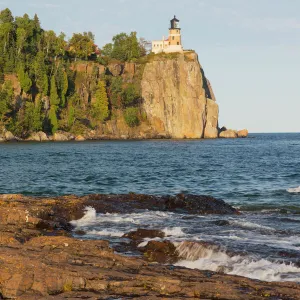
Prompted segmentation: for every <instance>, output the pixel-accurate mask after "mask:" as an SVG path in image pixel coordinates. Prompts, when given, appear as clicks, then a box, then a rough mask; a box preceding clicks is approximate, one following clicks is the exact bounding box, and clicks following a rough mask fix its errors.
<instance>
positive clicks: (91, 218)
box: [70, 206, 97, 227]
mask: <svg viewBox="0 0 300 300" xmlns="http://www.w3.org/2000/svg"><path fill="white" fill-rule="evenodd" d="M96 219H97V213H96V210H95V208H93V207H91V206H88V207H86V208H85V209H84V215H83V217H82V218H81V219H79V220H74V221H71V222H70V223H71V224H72V225H73V226H75V227H83V226H89V225H92V224H93V223H94V222H95V221H96Z"/></svg>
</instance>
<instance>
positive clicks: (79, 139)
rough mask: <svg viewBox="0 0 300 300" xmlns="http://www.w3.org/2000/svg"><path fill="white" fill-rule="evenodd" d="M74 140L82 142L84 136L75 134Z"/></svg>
mask: <svg viewBox="0 0 300 300" xmlns="http://www.w3.org/2000/svg"><path fill="white" fill-rule="evenodd" d="M75 141H77V142H84V141H85V137H84V136H82V135H77V136H76V138H75Z"/></svg>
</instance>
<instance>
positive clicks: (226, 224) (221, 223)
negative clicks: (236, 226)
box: [214, 220, 230, 226]
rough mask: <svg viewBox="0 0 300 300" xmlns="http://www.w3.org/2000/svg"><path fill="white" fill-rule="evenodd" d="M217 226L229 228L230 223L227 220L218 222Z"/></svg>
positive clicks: (216, 222)
mask: <svg viewBox="0 0 300 300" xmlns="http://www.w3.org/2000/svg"><path fill="white" fill-rule="evenodd" d="M214 224H215V225H217V226H229V225H230V223H229V221H227V220H217V221H215V222H214Z"/></svg>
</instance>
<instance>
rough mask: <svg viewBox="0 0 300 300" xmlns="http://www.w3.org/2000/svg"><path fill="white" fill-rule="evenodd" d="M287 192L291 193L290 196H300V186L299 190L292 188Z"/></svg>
mask: <svg viewBox="0 0 300 300" xmlns="http://www.w3.org/2000/svg"><path fill="white" fill-rule="evenodd" d="M286 191H287V192H288V193H290V194H298V193H300V186H299V187H297V188H290V189H287V190H286Z"/></svg>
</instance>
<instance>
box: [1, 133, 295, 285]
mask: <svg viewBox="0 0 300 300" xmlns="http://www.w3.org/2000/svg"><path fill="white" fill-rule="evenodd" d="M299 153H300V134H256V135H251V136H250V138H248V139H238V140H204V141H203V140H198V141H187V140H181V141H177V140H167V141H103V142H84V143H72V142H70V143H45V144H39V143H28V144H25V143H19V144H18V143H17V144H0V164H1V170H0V192H1V193H23V194H30V195H44V196H47V195H62V194H77V195H83V194H91V193H116V194H119V193H128V192H136V193H146V194H176V193H180V192H184V193H193V194H206V195H211V196H214V197H216V198H222V199H224V200H225V201H226V202H228V203H230V204H232V205H234V206H236V207H238V208H239V209H240V210H241V211H242V212H243V214H242V215H241V216H230V217H224V216H205V217H203V216H187V215H181V214H172V213H165V212H147V211H137V212H136V213H135V214H127V215H95V212H94V211H93V209H92V208H90V209H89V210H88V212H87V215H86V216H85V219H83V220H80V222H81V223H80V222H79V223H78V224H77V226H78V228H81V229H84V230H86V231H88V236H87V237H88V238H99V239H101V238H106V239H109V240H110V241H111V242H112V244H114V243H119V242H120V240H121V236H122V235H123V234H124V233H127V232H129V231H131V230H133V229H136V228H155V229H162V230H164V231H165V232H166V233H167V235H169V236H168V237H167V239H170V240H172V241H173V242H174V243H177V244H176V245H178V247H180V243H181V242H182V241H184V240H191V241H197V240H198V241H211V242H214V243H216V244H218V245H220V248H218V249H208V250H207V249H206V250H205V251H200V252H201V253H202V254H201V255H202V256H201V255H200V256H199V257H194V258H193V260H191V259H183V260H182V261H181V262H180V263H179V264H180V265H185V266H188V267H192V268H200V269H210V270H220V268H221V269H222V270H225V272H226V273H230V274H238V275H242V276H247V277H251V278H257V279H263V280H269V281H274V280H282V281H283V280H293V281H300V254H299V253H300V187H299V186H300V155H299ZM145 242H147V241H145ZM196 252H197V251H196ZM229 252H230V253H231V254H230V255H229V254H228V253H229ZM197 253H198V252H197ZM241 253H242V255H241ZM127 254H129V255H133V254H135V253H127Z"/></svg>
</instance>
